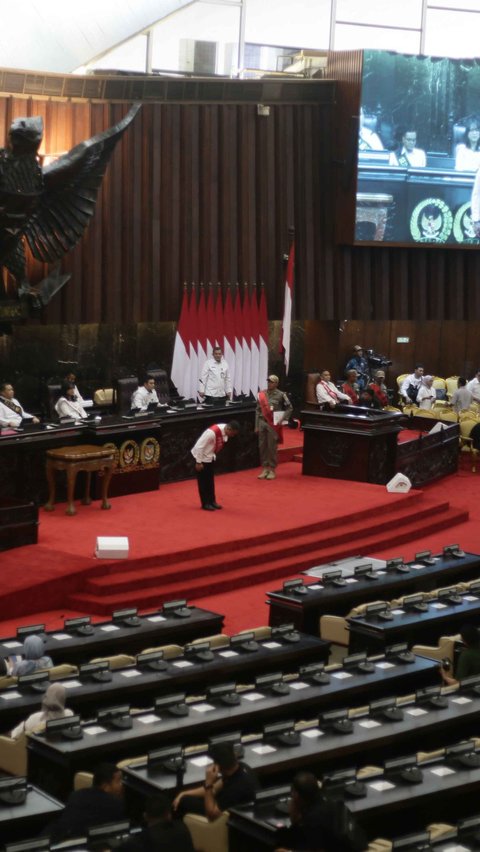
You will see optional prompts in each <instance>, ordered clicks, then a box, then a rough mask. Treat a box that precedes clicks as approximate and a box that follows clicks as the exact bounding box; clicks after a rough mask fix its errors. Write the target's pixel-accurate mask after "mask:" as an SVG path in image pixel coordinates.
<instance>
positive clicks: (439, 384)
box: [432, 376, 447, 399]
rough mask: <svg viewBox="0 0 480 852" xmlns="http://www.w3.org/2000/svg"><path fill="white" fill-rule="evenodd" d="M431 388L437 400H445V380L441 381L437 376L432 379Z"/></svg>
mask: <svg viewBox="0 0 480 852" xmlns="http://www.w3.org/2000/svg"><path fill="white" fill-rule="evenodd" d="M432 387H433V388H434V390H435V393H436V395H437V399H446V398H447V383H446V381H445V379H441V378H440V377H439V376H434V377H433V383H432Z"/></svg>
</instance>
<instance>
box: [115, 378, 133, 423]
mask: <svg viewBox="0 0 480 852" xmlns="http://www.w3.org/2000/svg"><path fill="white" fill-rule="evenodd" d="M137 388H138V379H137V377H136V376H128V377H127V378H125V379H117V380H116V382H115V394H116V406H117V414H129V413H130V411H131V407H132V394H133V393H134V391H136V390H137Z"/></svg>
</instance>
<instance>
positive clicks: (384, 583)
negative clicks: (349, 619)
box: [267, 553, 480, 635]
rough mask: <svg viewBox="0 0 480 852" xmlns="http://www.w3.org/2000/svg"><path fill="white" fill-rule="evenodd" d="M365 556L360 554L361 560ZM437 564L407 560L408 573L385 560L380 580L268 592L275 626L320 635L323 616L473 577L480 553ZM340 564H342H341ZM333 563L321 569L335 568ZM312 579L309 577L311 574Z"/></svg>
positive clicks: (439, 557)
mask: <svg viewBox="0 0 480 852" xmlns="http://www.w3.org/2000/svg"><path fill="white" fill-rule="evenodd" d="M361 560H362V557H359V562H360V561H361ZM435 560H436V561H435V565H424V564H422V563H416V562H410V563H407V567H408V568H409V572H408V573H397V572H395V571H392V572H390V571H389V572H387V571H385V565H386V563H385V561H383V560H372V561H373V562H374V563H376V564H378V565H379V567H378V570H377V579H376V580H369V579H366V578H365V577H358V578H355V577H353V576H350V577H347V579H346V585H345V586H340V587H339V586H335V585H332V584H328V585H327V584H325V585H324V584H322V582H321V580H314V581H313V582H309V583H305V584H304V586H303V589H304V592H303V593H302V594H299V593H298V592H295V591H294V590H291V591H288V590H285V589H276V590H274V591H272V592H267V603H268V605H269V608H270V624H271V625H272V626H274V625H277V624H282V623H284V622H293V624H294V625H295V627H296V628H297V630H301V631H303V632H305V633H312V634H315V635H318V632H319V619H320V616H322V615H326V614H328V615H346V614H347V613H348V612H349V611H350V610H351V609H352V608H353V607H354V606H357V605H358V604H361V603H367V602H368V601H373V600H390V599H392V598H396V597H401V596H403V595H405V594H410V593H414V592H420V591H424V592H426V591H430V590H431V589H435V588H437V587H439V586H448V585H450V584H451V583H455V582H459V581H460V580H470V579H472V578H473V577H477V576H479V575H480V555H478V554H475V553H466V554H465V556H464V557H463V558H461V559H458V558H453V557H451V556H449V557H445V556H442V555H441V554H438V555H436V556H435ZM340 564H341V563H339V566H340ZM335 567H336V565H335V564H334V563H332V564H329V565H324V566H322V569H318V571H319V573H321V571H322V570H324V571H329V570H334V569H335ZM308 579H310V577H308Z"/></svg>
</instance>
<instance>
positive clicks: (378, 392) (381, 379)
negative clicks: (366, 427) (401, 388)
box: [368, 370, 389, 408]
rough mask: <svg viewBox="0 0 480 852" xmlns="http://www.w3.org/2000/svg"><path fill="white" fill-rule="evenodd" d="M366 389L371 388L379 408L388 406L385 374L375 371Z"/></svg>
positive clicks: (381, 371)
mask: <svg viewBox="0 0 480 852" xmlns="http://www.w3.org/2000/svg"><path fill="white" fill-rule="evenodd" d="M368 387H369V388H371V390H372V391H373V393H374V394H375V397H376V398H377V400H378V402H379V403H380V407H381V408H386V406H387V405H388V404H389V401H388V391H387V386H386V384H385V373H384V371H383V370H377V372H376V373H375V378H374V380H373V382H370V384H369V385H368Z"/></svg>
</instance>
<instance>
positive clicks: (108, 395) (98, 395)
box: [93, 388, 115, 408]
mask: <svg viewBox="0 0 480 852" xmlns="http://www.w3.org/2000/svg"><path fill="white" fill-rule="evenodd" d="M114 402H115V391H114V390H113V388H98V390H96V391H95V393H94V394H93V404H94V405H95V406H96V407H97V408H111V407H112V406H113V404H114Z"/></svg>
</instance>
